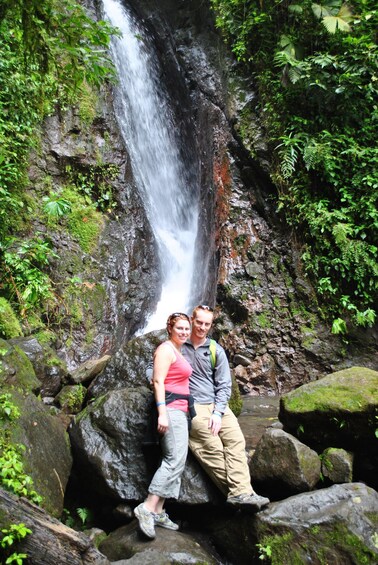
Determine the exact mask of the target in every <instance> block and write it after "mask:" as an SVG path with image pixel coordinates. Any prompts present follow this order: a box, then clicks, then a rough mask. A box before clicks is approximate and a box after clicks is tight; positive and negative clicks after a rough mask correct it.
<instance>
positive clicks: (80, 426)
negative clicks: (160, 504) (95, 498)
mask: <svg viewBox="0 0 378 565" xmlns="http://www.w3.org/2000/svg"><path fill="white" fill-rule="evenodd" d="M152 397H153V395H152V392H151V391H150V390H149V389H147V388H146V387H139V388H127V389H126V388H124V389H119V390H115V391H111V392H109V393H108V394H106V395H104V396H101V397H99V398H98V399H97V400H96V401H94V402H93V403H92V404H90V405H89V406H87V408H86V409H85V410H83V412H81V413H80V414H79V415H78V416H76V418H75V421H74V422H73V424H72V425H71V427H70V429H69V433H70V437H71V444H72V449H73V453H74V456H75V460H76V462H77V464H78V468H79V470H80V474H81V477H82V479H83V480H84V481H85V484H86V485H88V486H90V487H91V488H92V489H93V491H94V492H99V493H102V494H105V495H106V496H110V497H111V498H112V499H113V500H114V501H115V502H118V503H120V502H123V503H125V501H139V502H140V501H142V500H143V499H144V498H145V496H146V494H147V488H148V485H149V483H150V480H151V478H152V476H153V473H154V472H155V470H156V469H157V466H158V461H159V454H160V452H159V450H158V449H157V448H156V446H155V447H154V446H150V447H146V446H145V447H143V445H142V443H143V440H144V439H145V436H146V432H147V430H148V417H149V410H150V402H151V400H152ZM217 497H219V493H218V491H217V490H216V489H215V487H213V485H212V484H211V483H210V481H209V479H208V478H207V477H206V476H205V473H204V472H203V471H202V469H201V468H200V467H199V465H198V463H197V462H196V461H195V460H194V458H193V457H192V456H191V455H188V460H187V464H186V467H185V470H184V474H183V477H182V484H181V490H180V498H179V501H180V502H182V503H187V504H200V503H205V502H209V501H210V500H211V501H214V500H216V499H217Z"/></svg>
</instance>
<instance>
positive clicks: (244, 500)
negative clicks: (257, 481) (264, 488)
mask: <svg viewBox="0 0 378 565" xmlns="http://www.w3.org/2000/svg"><path fill="white" fill-rule="evenodd" d="M269 502H270V500H269V498H267V497H266V496H260V495H259V494H256V493H255V492H253V493H252V494H239V495H238V496H229V497H228V498H227V503H228V504H232V505H233V506H251V507H254V508H257V510H261V508H264V506H267V505H268V504H269Z"/></svg>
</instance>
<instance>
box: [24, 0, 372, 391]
mask: <svg viewBox="0 0 378 565" xmlns="http://www.w3.org/2000/svg"><path fill="white" fill-rule="evenodd" d="M89 4H90V5H91V6H92V8H93V9H96V10H97V12H98V14H100V10H101V5H100V2H99V1H98V0H96V1H95V2H93V3H91V2H89ZM127 4H128V5H129V6H131V8H132V9H133V10H134V11H135V13H136V14H137V15H138V17H139V18H141V19H142V20H143V22H144V24H145V26H146V27H147V29H148V30H149V33H150V37H151V41H153V42H154V44H155V46H156V51H157V53H158V56H159V58H160V60H161V64H162V77H161V80H162V81H164V84H165V86H166V89H167V91H168V92H169V95H170V97H171V100H172V101H173V112H174V115H175V121H176V127H177V129H178V131H179V132H180V139H181V141H182V143H181V148H180V150H181V152H182V155H183V156H184V158H185V156H187V157H190V158H188V159H187V161H188V162H191V163H194V165H192V166H191V168H190V170H187V172H186V174H187V175H188V176H193V175H194V176H195V177H196V178H197V179H198V181H199V182H198V184H199V186H200V190H201V195H200V203H201V205H200V217H199V225H200V231H199V236H198V241H197V253H198V259H197V272H196V273H195V275H196V278H197V280H198V282H199V284H198V288H197V291H196V293H195V294H196V295H195V299H194V302H202V303H205V302H206V303H210V304H217V306H219V311H220V315H219V317H218V321H217V327H216V330H215V337H218V338H220V340H221V343H222V344H223V345H224V347H225V348H226V350H227V352H228V353H229V357H230V362H231V364H232V366H233V368H234V371H235V375H236V377H237V380H238V382H239V385H240V387H241V389H242V391H244V392H246V393H250V394H261V393H263V394H272V395H273V394H279V393H282V392H286V391H289V390H291V389H292V388H293V387H296V386H298V385H299V384H302V383H304V382H308V381H311V380H315V379H316V378H318V377H319V376H320V375H322V374H324V373H326V372H329V371H330V370H335V369H337V368H342V367H345V366H350V365H351V364H358V365H365V366H369V367H373V368H374V361H373V360H372V359H373V356H372V355H371V354H370V352H369V347H371V348H373V346H374V339H373V338H374V337H376V336H372V335H367V332H365V335H364V349H363V351H364V353H363V354H361V352H360V350H359V349H358V346H357V348H356V351H358V354H357V355H355V354H354V352H353V351H352V350H349V351H348V352H347V354H346V356H345V351H344V350H342V346H341V345H342V344H341V343H340V341H339V339H338V338H336V337H335V336H332V335H331V334H330V332H329V330H328V328H327V327H326V325H325V324H324V323H323V322H322V321H321V320H320V318H319V315H318V305H317V302H316V298H315V295H314V292H313V289H312V287H311V284H310V283H309V281H308V280H307V279H306V277H305V275H304V273H303V272H302V271H301V265H300V249H299V248H298V245H297V244H296V242H295V240H294V239H293V237H292V236H291V234H290V233H289V230H288V228H287V227H285V226H282V225H280V223H279V221H278V220H277V218H276V215H275V210H274V206H273V204H272V195H274V187H273V186H272V184H271V182H270V180H269V159H270V155H269V151H268V149H267V146H266V144H265V142H264V136H263V133H262V130H261V127H260V126H259V119H258V115H257V114H256V113H255V109H254V108H255V98H256V95H255V93H254V92H253V85H252V84H251V83H250V81H249V80H247V79H245V78H244V77H242V76H240V74H239V71H238V68H237V65H235V62H234V61H232V59H231V57H230V56H229V54H227V52H226V51H225V48H224V47H223V45H222V42H221V40H220V38H219V36H218V34H217V33H216V30H215V28H214V22H213V18H212V15H211V12H210V8H209V3H208V2H203V1H199V0H193V1H191V2H184V1H177V0H164V1H159V2H157V1H155V0H138V1H136V0H130V1H129V2H127ZM245 115H247V116H248V120H247V121H248V127H247V133H246V123H245ZM241 134H243V135H241ZM242 138H243V140H242ZM40 155H43V156H42V157H41V156H40ZM252 155H253V157H252ZM99 162H100V163H101V165H102V166H104V165H115V166H116V170H117V174H116V175H115V177H114V178H112V179H111V180H110V181H109V184H110V185H111V188H112V192H113V194H114V195H115V199H116V208H115V209H113V211H112V213H111V214H110V215H108V216H106V217H105V218H104V222H103V226H102V229H101V235H100V238H99V241H98V245H97V247H95V248H94V249H93V250H91V251H87V252H83V250H82V249H81V248H80V247H79V245H78V242H77V241H76V240H75V239H74V238H73V239H68V238H67V237H66V236H64V237H62V235H61V234H60V233H58V232H57V233H55V232H54V233H52V234H50V235H51V237H52V240H53V243H54V246H55V248H56V250H57V251H58V253H59V255H60V259H59V260H57V261H56V263H55V264H54V265H53V273H54V277H55V280H56V282H57V284H60V283H61V282H62V280H63V278H64V277H66V278H67V277H72V278H75V277H79V278H80V280H81V283H80V284H81V285H82V286H81V291H84V293H85V296H84V302H85V304H84V306H83V304H81V305H80V309H81V310H80V316H81V318H80V319H79V320H78V323H77V324H76V325H74V326H73V325H72V316H71V321H69V314H70V312H69V310H70V308H71V311H72V308H77V307H78V304H77V302H75V296H73V295H72V293H71V296H69V297H68V298H67V304H68V308H67V311H65V305H63V306H62V307H61V309H62V310H63V311H64V312H63V314H67V319H66V320H65V321H64V323H63V328H64V331H63V333H62V337H61V342H60V343H59V344H58V348H59V350H60V351H61V353H62V355H63V356H64V357H65V359H66V360H67V362H68V365H69V367H70V368H74V367H75V366H77V365H78V364H79V363H81V362H83V361H85V360H86V359H89V358H91V357H92V356H95V357H100V356H101V355H103V354H105V353H109V352H110V353H115V352H116V351H117V350H118V349H119V348H120V347H121V346H122V344H124V343H125V342H126V341H127V340H128V339H129V338H130V337H132V336H133V334H134V333H135V331H136V330H138V329H139V328H141V327H142V326H143V324H144V320H145V318H146V316H147V315H148V313H149V312H150V311H151V310H152V309H153V307H154V305H155V304H156V302H157V299H158V296H159V289H160V282H159V281H160V272H159V265H158V262H157V259H156V253H155V243H154V240H153V237H152V233H151V229H150V226H149V224H148V220H147V218H146V215H145V212H144V209H143V202H141V199H140V197H139V195H138V193H137V190H136V187H135V182H134V179H133V175H132V171H131V164H130V158H129V156H128V154H127V150H126V148H125V146H124V143H123V141H122V139H121V136H120V133H119V129H118V126H117V123H116V121H115V117H114V112H113V108H112V96H111V94H110V93H109V92H108V93H106V92H103V93H102V95H101V97H100V100H99V102H98V104H97V109H96V117H95V119H94V120H93V122H92V123H91V124H90V125H88V124H87V125H84V124H83V121H82V120H80V118H79V115H78V113H77V112H76V113H75V111H72V112H67V113H66V114H65V115H64V116H62V115H56V116H53V117H51V118H50V119H48V120H47V121H46V124H45V135H44V139H43V142H42V151H41V152H40V153H39V156H36V157H35V159H34V162H33V164H32V167H31V171H30V177H31V180H32V183H33V187H34V189H35V187H37V189H38V186H40V185H41V184H43V182H44V179H46V177H49V178H50V179H52V183H53V186H55V187H57V186H58V187H59V186H62V185H63V184H64V183H66V182H67V166H68V168H69V170H74V171H78V172H79V173H88V172H90V171H93V170H94V169H96V167H98V165H99ZM36 227H37V228H41V229H46V228H45V227H43V226H38V225H37V226H36ZM83 285H85V288H84V286H83ZM201 289H202V290H201ZM203 289H205V290H203ZM81 302H83V300H82V299H81ZM342 353H343V354H342ZM343 355H344V356H343Z"/></svg>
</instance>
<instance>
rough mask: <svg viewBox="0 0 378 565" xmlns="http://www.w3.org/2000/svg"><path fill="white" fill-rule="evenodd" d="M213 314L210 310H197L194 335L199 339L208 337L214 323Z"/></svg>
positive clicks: (194, 320)
mask: <svg viewBox="0 0 378 565" xmlns="http://www.w3.org/2000/svg"><path fill="white" fill-rule="evenodd" d="M213 317H214V315H213V313H212V312H209V311H208V310H197V315H196V317H195V318H192V335H194V336H195V337H196V338H197V339H203V338H205V337H206V336H207V334H208V333H209V331H210V328H211V326H212V323H213Z"/></svg>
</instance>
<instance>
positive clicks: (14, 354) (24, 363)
mask: <svg viewBox="0 0 378 565" xmlns="http://www.w3.org/2000/svg"><path fill="white" fill-rule="evenodd" d="M9 387H17V388H20V389H21V390H23V391H24V392H39V390H40V388H41V383H40V382H39V380H38V379H37V377H36V374H35V371H34V368H33V365H32V363H31V362H30V361H29V359H28V357H27V356H26V354H25V353H24V352H23V351H22V350H21V349H20V348H19V347H18V346H17V345H12V343H10V342H9V341H5V340H3V339H0V389H5V388H7V389H8V388H9Z"/></svg>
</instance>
